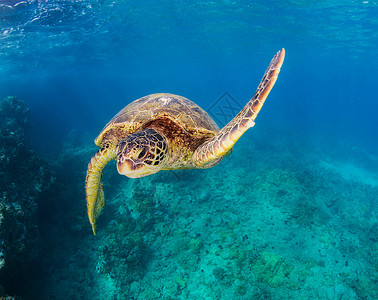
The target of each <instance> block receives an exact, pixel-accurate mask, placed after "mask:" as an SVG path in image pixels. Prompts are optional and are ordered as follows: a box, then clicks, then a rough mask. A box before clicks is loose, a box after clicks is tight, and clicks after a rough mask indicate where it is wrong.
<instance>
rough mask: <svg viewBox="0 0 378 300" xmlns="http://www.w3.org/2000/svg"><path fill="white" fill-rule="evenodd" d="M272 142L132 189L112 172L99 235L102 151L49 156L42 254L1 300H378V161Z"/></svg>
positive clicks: (350, 148) (329, 144)
mask: <svg viewBox="0 0 378 300" xmlns="http://www.w3.org/2000/svg"><path fill="white" fill-rule="evenodd" d="M266 131H267V130H265V131H263V130H262V129H258V128H257V127H256V128H254V129H253V132H252V131H251V132H249V133H248V134H246V135H245V136H244V137H243V138H242V139H241V140H240V141H239V142H238V143H237V145H236V147H235V148H234V152H233V153H232V155H230V156H229V157H227V158H226V159H224V161H222V162H221V164H219V165H218V166H216V167H214V168H212V169H209V170H185V171H165V172H159V173H157V174H155V175H152V176H149V177H146V178H141V179H128V178H126V177H123V176H120V175H118V173H117V171H116V168H115V164H114V163H111V164H109V165H108V166H107V167H106V169H105V172H104V191H105V197H106V200H107V203H106V206H105V208H104V211H103V214H102V215H101V217H100V219H99V223H98V234H97V236H93V235H92V232H91V228H90V224H89V222H88V220H87V215H86V205H85V195H84V179H85V172H86V166H87V163H88V161H89V160H90V158H91V156H92V155H93V154H94V153H95V151H96V148H95V147H94V146H93V143H92V142H91V141H82V139H81V138H80V135H75V134H74V133H73V134H72V136H71V137H70V138H67V141H66V143H65V144H64V147H63V149H62V152H61V153H59V155H58V157H57V156H56V155H53V154H51V155H50V156H49V157H46V158H45V159H46V160H47V161H48V162H49V165H50V168H51V170H53V172H54V174H55V177H56V179H55V180H56V183H55V184H54V185H53V186H52V187H50V192H49V193H47V194H45V195H44V196H43V197H42V199H40V200H39V201H40V204H39V210H40V211H39V218H38V220H37V221H36V222H37V224H35V226H38V231H39V233H38V236H39V238H40V239H41V241H42V242H41V244H43V245H42V246H39V248H37V249H39V255H38V257H37V258H35V257H34V258H33V259H31V261H32V262H31V266H30V267H28V269H27V270H23V271H22V272H20V273H22V274H18V275H17V274H16V275H12V282H9V281H6V280H5V281H4V283H3V285H4V291H3V292H2V293H3V294H1V289H0V296H1V295H5V294H8V295H12V296H19V297H22V299H378V292H377V286H378V279H377V278H378V222H377V215H378V214H377V210H378V208H377V207H378V206H377V201H378V176H377V174H378V172H377V171H378V156H375V155H372V154H371V153H369V151H367V150H364V149H365V148H364V147H363V145H362V144H359V143H357V142H352V141H351V140H349V141H348V142H345V141H342V140H338V139H332V138H327V136H319V135H312V136H308V135H306V134H304V135H294V134H291V133H290V132H287V131H279V130H277V129H268V131H269V132H266ZM15 184H18V183H15ZM37 200H38V199H37ZM0 201H4V200H0ZM14 201H16V200H14ZM11 241H12V240H9V241H8V242H9V243H11ZM0 272H1V268H0ZM3 273H4V272H3ZM25 273H26V274H25ZM17 276H18V277H17ZM5 277H6V275H5ZM2 278H4V274H3V277H2ZM14 278H16V280H22V281H14Z"/></svg>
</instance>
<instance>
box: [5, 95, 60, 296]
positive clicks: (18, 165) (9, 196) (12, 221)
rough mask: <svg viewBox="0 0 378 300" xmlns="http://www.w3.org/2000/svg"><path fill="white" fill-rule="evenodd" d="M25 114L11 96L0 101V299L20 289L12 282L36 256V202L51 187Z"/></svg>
mask: <svg viewBox="0 0 378 300" xmlns="http://www.w3.org/2000/svg"><path fill="white" fill-rule="evenodd" d="M28 112H29V109H28V108H27V107H26V106H25V104H24V103H23V102H22V101H20V100H17V99H16V98H14V97H6V98H4V99H1V100H0V298H1V299H3V298H2V297H6V292H8V293H18V291H20V290H21V289H20V287H17V286H15V284H16V283H15V282H17V280H19V279H20V278H22V277H23V276H24V274H25V273H27V270H28V268H29V265H30V264H31V262H33V260H35V259H36V258H37V257H38V255H39V252H40V249H41V241H40V239H39V229H38V225H37V223H38V205H39V200H40V199H41V198H42V197H44V196H45V195H46V194H47V193H48V192H49V191H50V190H51V188H52V186H53V184H54V176H53V174H52V171H51V169H50V168H49V167H48V165H47V164H46V163H45V162H44V161H42V160H41V159H40V158H39V157H38V156H37V155H36V154H35V153H34V152H33V151H32V150H31V148H30V147H29V146H28V145H27V142H26V136H25V132H26V130H27V127H28ZM22 273H24V274H22ZM4 288H5V290H4Z"/></svg>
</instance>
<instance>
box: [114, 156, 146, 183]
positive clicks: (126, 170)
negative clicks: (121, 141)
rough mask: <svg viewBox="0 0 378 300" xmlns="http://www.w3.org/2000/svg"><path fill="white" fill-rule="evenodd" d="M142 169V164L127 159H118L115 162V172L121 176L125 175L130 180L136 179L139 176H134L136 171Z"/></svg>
mask: <svg viewBox="0 0 378 300" xmlns="http://www.w3.org/2000/svg"><path fill="white" fill-rule="evenodd" d="M142 167H143V164H136V163H135V162H134V161H132V160H131V159H129V158H124V159H118V160H117V170H118V173H119V174H121V175H126V176H127V177H130V178H137V177H141V176H135V175H137V174H135V173H136V171H137V170H138V169H140V168H142Z"/></svg>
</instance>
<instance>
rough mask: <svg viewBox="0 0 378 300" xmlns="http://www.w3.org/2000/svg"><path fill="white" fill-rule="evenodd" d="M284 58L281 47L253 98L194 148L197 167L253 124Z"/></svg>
mask: <svg viewBox="0 0 378 300" xmlns="http://www.w3.org/2000/svg"><path fill="white" fill-rule="evenodd" d="M284 58H285V49H281V50H280V51H279V52H278V53H277V54H276V55H275V56H274V57H273V59H272V61H271V62H270V64H269V67H268V69H267V70H266V71H265V74H264V77H263V78H262V80H261V82H260V85H259V86H258V88H257V90H256V93H255V95H254V96H253V98H252V99H251V100H250V101H249V102H248V103H247V105H246V106H245V107H244V108H243V109H242V110H241V112H239V113H238V114H237V115H236V116H235V117H234V118H233V119H232V120H231V121H230V122H229V123H228V124H227V125H226V126H225V127H223V128H222V129H221V130H220V131H219V132H218V134H217V135H216V136H214V137H213V138H212V139H210V140H208V141H207V142H206V143H204V144H202V145H201V146H199V147H198V148H197V149H196V151H195V153H194V156H193V160H194V163H195V164H196V165H197V166H198V167H204V166H206V165H207V164H208V163H210V162H213V161H214V160H216V159H220V158H221V157H222V156H223V155H225V154H226V153H227V152H228V151H229V150H230V149H231V148H232V147H233V146H234V144H235V143H236V142H237V140H238V139H239V138H240V137H241V136H242V135H243V134H244V132H246V131H247V130H248V129H249V128H251V127H252V126H253V125H255V122H254V120H255V118H256V117H257V114H258V113H259V111H260V109H261V107H262V106H263V104H264V102H265V99H266V98H267V97H268V95H269V93H270V91H271V89H272V87H273V85H274V84H275V82H276V80H277V77H278V74H279V73H280V69H281V66H282V63H283V61H284Z"/></svg>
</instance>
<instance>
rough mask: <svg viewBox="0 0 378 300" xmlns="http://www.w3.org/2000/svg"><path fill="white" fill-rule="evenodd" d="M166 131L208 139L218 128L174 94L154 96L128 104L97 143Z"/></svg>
mask: <svg viewBox="0 0 378 300" xmlns="http://www.w3.org/2000/svg"><path fill="white" fill-rule="evenodd" d="M152 124H153V125H154V126H160V127H162V128H165V131H166V132H165V133H166V134H168V135H169V134H170V133H173V131H175V130H176V128H177V127H180V129H184V131H185V132H186V133H187V134H188V135H196V136H198V137H200V136H201V135H205V136H206V137H209V136H213V135H215V133H216V132H218V131H219V127H218V126H217V124H216V123H215V122H214V121H213V119H212V118H211V117H210V116H209V115H208V114H207V113H206V112H205V111H204V110H203V109H202V108H200V107H199V106H198V105H197V104H195V103H194V102H192V101H190V100H189V99H187V98H185V97H182V96H178V95H173V94H166V93H162V94H152V95H148V96H145V97H142V98H140V99H137V100H135V101H134V102H132V103H130V104H128V105H127V106H126V107H125V108H124V109H122V110H121V111H120V112H119V113H118V114H116V115H115V116H114V117H113V119H111V120H110V122H109V123H108V124H107V125H106V126H105V127H104V129H103V130H102V131H101V133H100V134H99V136H98V137H97V138H96V139H95V143H96V145H97V146H98V147H101V146H102V145H103V143H104V142H107V141H111V140H113V141H114V140H115V141H119V140H121V139H123V138H125V137H126V136H127V135H128V134H131V133H134V132H136V131H138V130H141V129H144V128H148V127H150V126H151V125H152Z"/></svg>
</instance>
